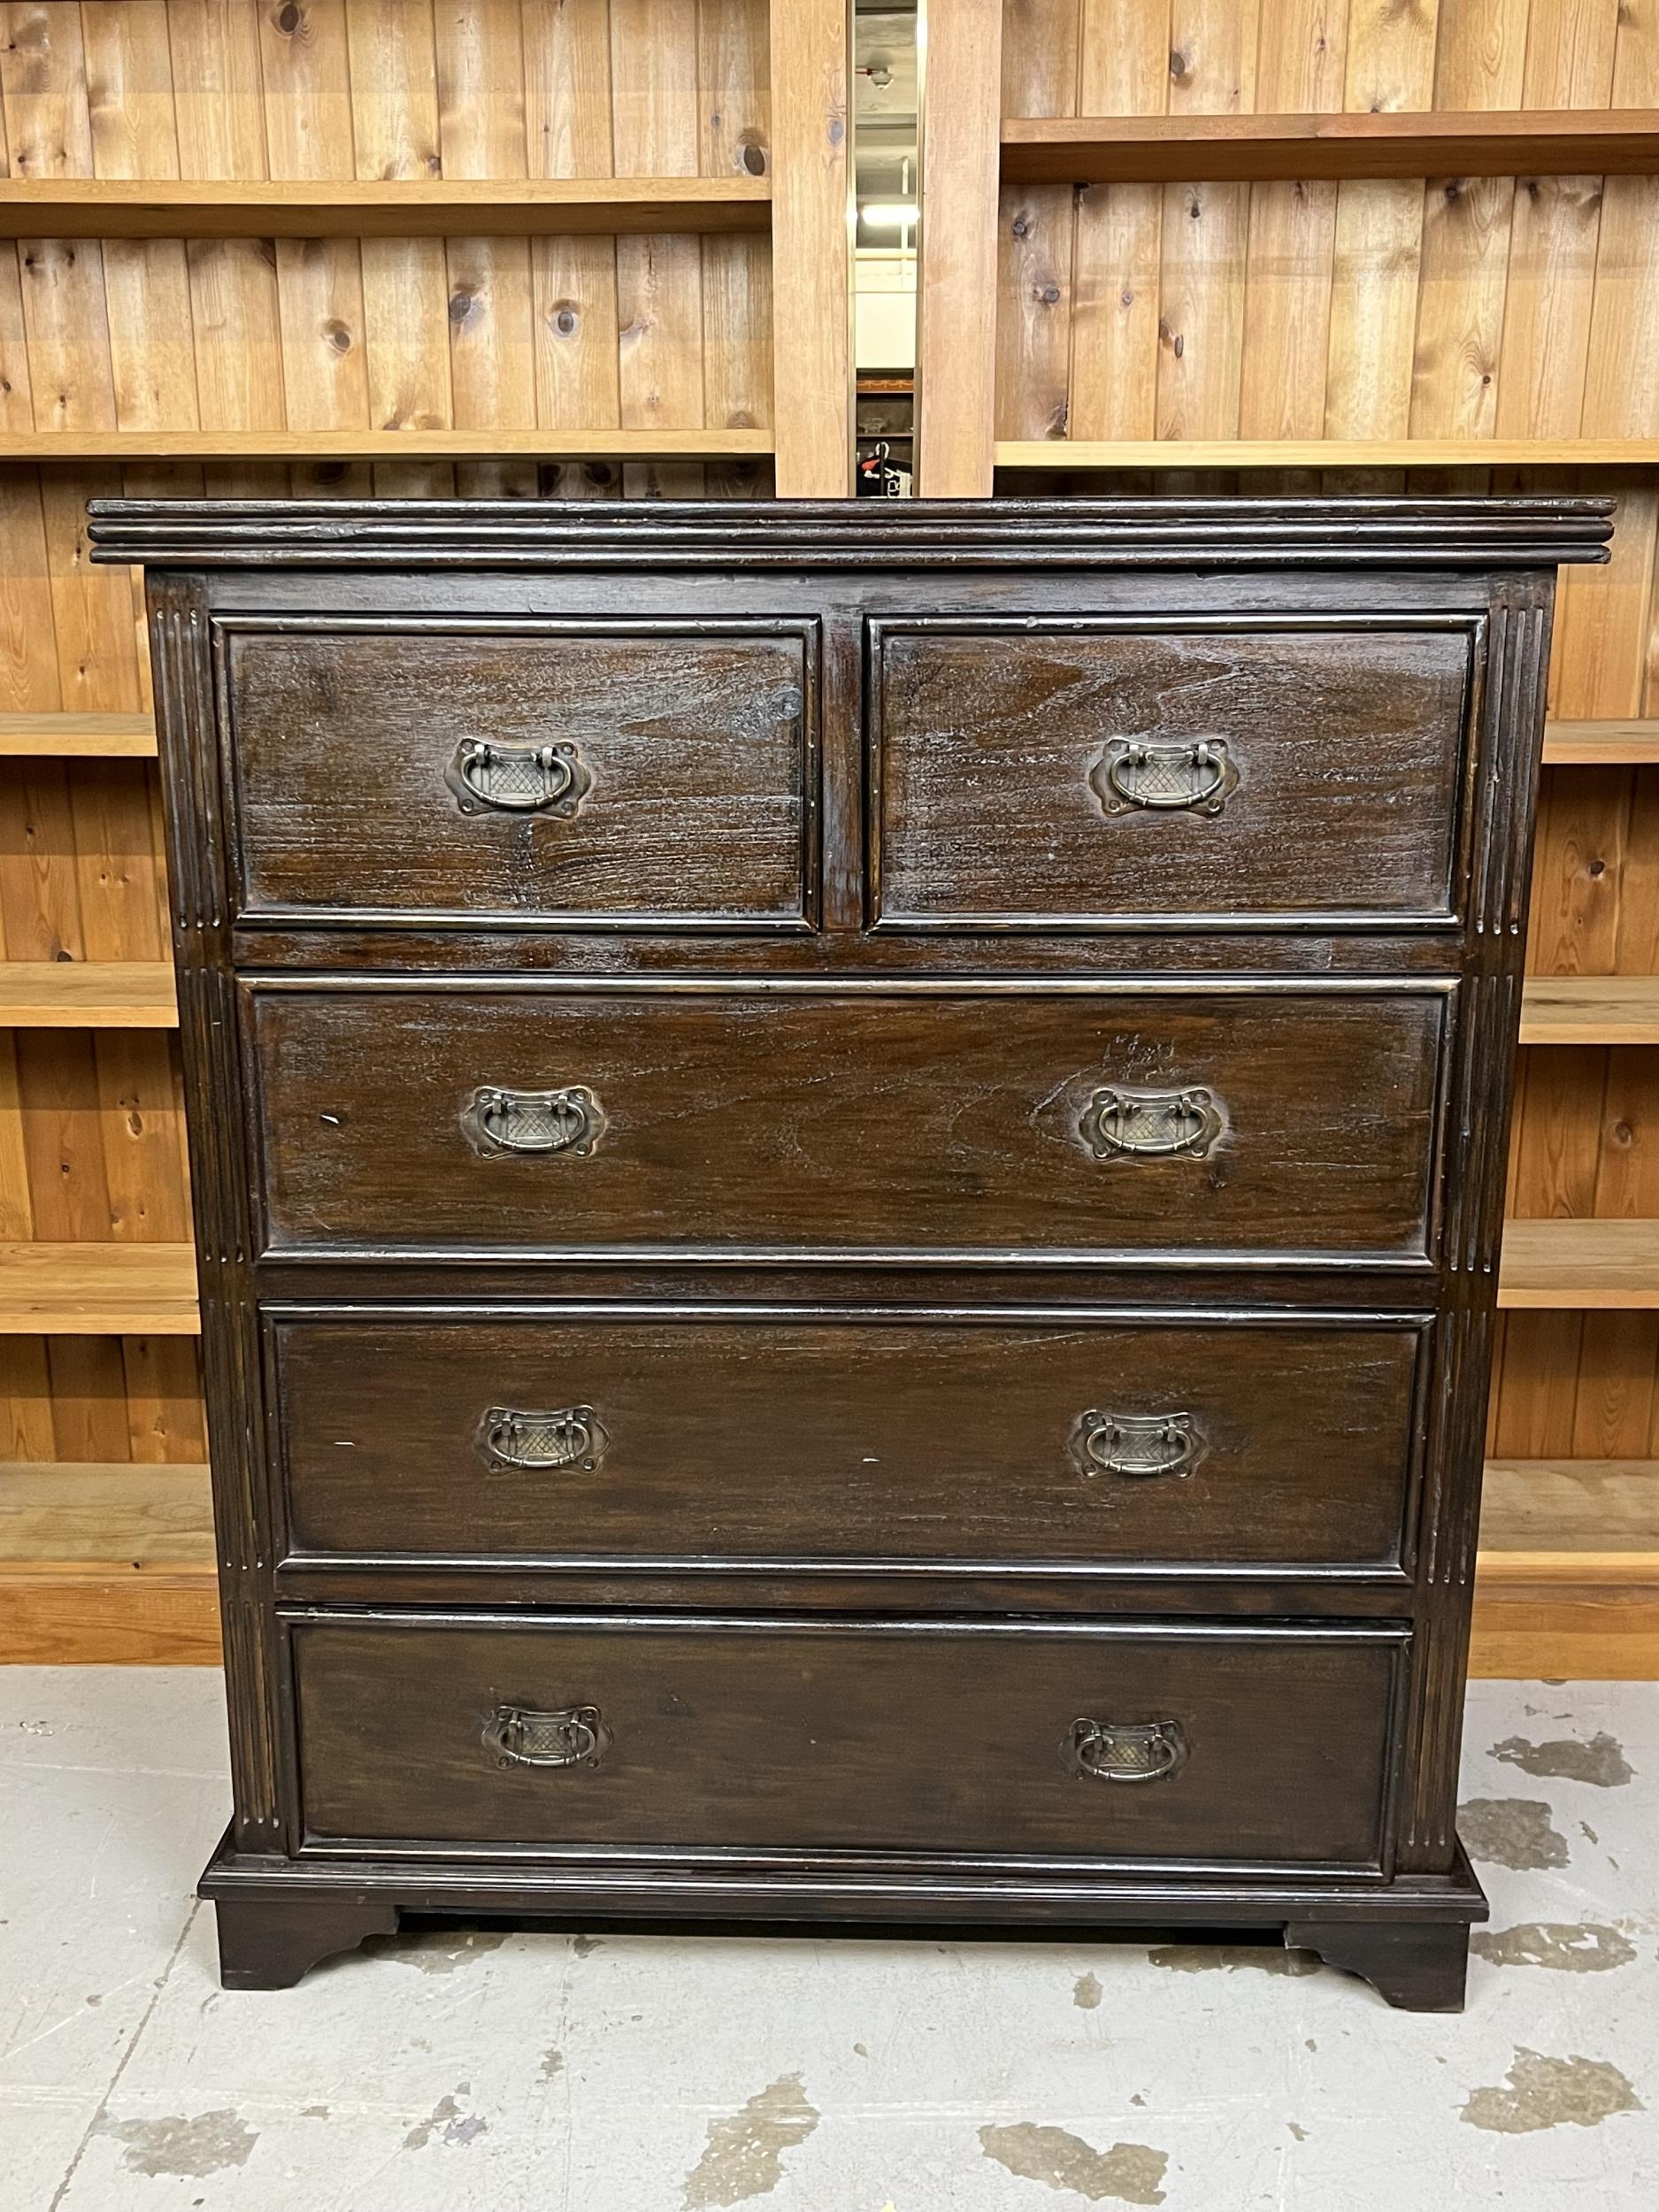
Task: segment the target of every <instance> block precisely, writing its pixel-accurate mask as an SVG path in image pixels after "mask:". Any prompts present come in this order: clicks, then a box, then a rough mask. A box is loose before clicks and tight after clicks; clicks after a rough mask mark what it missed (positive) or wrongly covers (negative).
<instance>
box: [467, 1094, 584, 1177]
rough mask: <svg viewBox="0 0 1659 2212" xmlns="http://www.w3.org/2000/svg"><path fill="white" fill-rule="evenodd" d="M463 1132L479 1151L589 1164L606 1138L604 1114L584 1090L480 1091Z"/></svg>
mask: <svg viewBox="0 0 1659 2212" xmlns="http://www.w3.org/2000/svg"><path fill="white" fill-rule="evenodd" d="M461 1126H462V1128H463V1129H464V1130H465V1133H466V1135H467V1138H468V1140H469V1141H470V1142H471V1143H472V1144H473V1145H474V1146H476V1148H478V1150H479V1151H480V1152H483V1153H486V1154H490V1153H497V1152H572V1153H574V1154H575V1155H576V1156H577V1158H578V1159H586V1157H587V1156H588V1154H589V1153H590V1152H591V1151H592V1150H593V1148H594V1147H595V1145H596V1144H597V1143H598V1141H599V1140H600V1138H601V1137H602V1136H603V1133H604V1128H605V1115H604V1109H603V1107H602V1106H601V1105H600V1103H599V1101H598V1100H597V1099H596V1098H595V1096H594V1094H593V1093H592V1092H591V1091H590V1090H588V1089H587V1088H586V1087H584V1086H583V1085H581V1084H580V1083H578V1084H572V1086H571V1087H569V1088H568V1089H565V1090H562V1091H509V1090H503V1089H501V1088H499V1087H497V1086H496V1085H495V1084H493V1083H487V1084H484V1085H483V1086H481V1087H480V1088H479V1089H478V1090H476V1091H474V1092H473V1094H472V1097H471V1098H470V1099H469V1100H468V1101H467V1102H466V1108H465V1112H464V1113H463V1114H462V1116H461Z"/></svg>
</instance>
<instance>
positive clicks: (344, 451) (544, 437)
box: [0, 429, 774, 461]
mask: <svg viewBox="0 0 1659 2212" xmlns="http://www.w3.org/2000/svg"><path fill="white" fill-rule="evenodd" d="M773 444H774V439H773V435H772V432H771V431H770V430H500V429H494V430H434V429H419V430H286V429H285V430H14V431H10V432H8V433H6V434H4V436H0V461H421V460H426V461H504V460H544V461H557V460H569V461H580V460H618V461H687V460H690V461H695V460H711V459H714V460H718V459H723V458H730V457H757V456H764V455H766V454H769V453H771V452H772V449H773Z"/></svg>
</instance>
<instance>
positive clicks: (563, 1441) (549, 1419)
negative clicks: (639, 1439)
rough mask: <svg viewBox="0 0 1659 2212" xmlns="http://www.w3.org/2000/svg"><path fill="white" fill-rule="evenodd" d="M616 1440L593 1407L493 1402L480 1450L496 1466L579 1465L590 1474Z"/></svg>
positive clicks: (481, 1429) (482, 1424)
mask: <svg viewBox="0 0 1659 2212" xmlns="http://www.w3.org/2000/svg"><path fill="white" fill-rule="evenodd" d="M610 1441H611V1439H610V1438H609V1436H607V1435H606V1433H605V1431H604V1429H603V1426H602V1425H601V1424H600V1421H599V1417H598V1416H597V1415H596V1414H595V1411H594V1409H593V1408H592V1407H591V1406H560V1407H558V1408H557V1409H556V1410H554V1411H551V1412H545V1413H542V1412H532V1411H530V1410H529V1409H527V1408H520V1407H517V1406H488V1407H487V1408H486V1409H485V1411H484V1414H483V1417H482V1418H481V1419H480V1422H479V1425H478V1448H479V1450H480V1452H481V1453H482V1454H483V1456H484V1461H485V1464H486V1465H487V1466H490V1467H522V1468H529V1469H533V1470H534V1469H547V1470H557V1469H561V1468H565V1467H573V1468H575V1469H576V1470H578V1471H579V1472H580V1473H582V1474H590V1473H591V1472H592V1471H593V1470H594V1469H595V1467H596V1466H597V1465H598V1464H599V1463H600V1461H601V1460H602V1459H603V1457H604V1455H605V1447H606V1446H607V1445H608V1444H609V1443H610Z"/></svg>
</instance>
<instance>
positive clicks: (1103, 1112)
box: [1080, 1084, 1226, 1160]
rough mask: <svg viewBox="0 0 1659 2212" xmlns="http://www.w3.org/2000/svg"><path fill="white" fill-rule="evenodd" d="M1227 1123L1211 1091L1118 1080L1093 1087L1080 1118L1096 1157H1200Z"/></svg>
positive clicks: (1207, 1152) (1206, 1155) (1090, 1147)
mask: <svg viewBox="0 0 1659 2212" xmlns="http://www.w3.org/2000/svg"><path fill="white" fill-rule="evenodd" d="M1225 1126H1226V1115H1225V1110H1223V1107H1222V1104H1221V1102H1220V1100H1219V1099H1217V1096H1216V1094H1215V1093H1214V1092H1213V1091H1207V1090H1202V1089H1197V1088H1194V1089H1188V1090H1179V1091H1148V1090H1131V1089H1127V1088H1125V1087H1124V1086H1122V1085H1120V1084H1109V1085H1107V1086H1106V1087H1104V1088H1103V1089H1102V1090H1098V1091H1096V1092H1094V1094H1093V1095H1092V1096H1091V1098H1090V1099H1089V1102H1088V1104H1087V1106H1086V1107H1085V1108H1084V1109H1083V1116H1082V1121H1081V1124H1080V1127H1081V1130H1082V1133H1083V1139H1084V1141H1085V1142H1086V1143H1087V1146H1088V1147H1089V1149H1090V1150H1091V1151H1092V1152H1093V1153H1094V1157H1095V1158H1096V1159H1097V1160H1110V1159H1116V1158H1119V1157H1124V1156H1127V1157H1131V1158H1135V1159H1142V1160H1172V1159H1188V1160H1202V1159H1205V1158H1207V1157H1208V1156H1209V1153H1210V1147H1211V1146H1212V1145H1213V1144H1214V1143H1215V1141H1216V1139H1217V1137H1218V1136H1219V1135H1220V1134H1221V1133H1222V1131H1223V1129H1224V1128H1225Z"/></svg>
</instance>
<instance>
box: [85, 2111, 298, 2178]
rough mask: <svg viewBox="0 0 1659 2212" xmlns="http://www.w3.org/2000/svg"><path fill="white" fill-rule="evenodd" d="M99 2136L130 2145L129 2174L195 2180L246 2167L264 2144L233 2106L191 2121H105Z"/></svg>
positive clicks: (125, 2158) (125, 2159)
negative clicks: (170, 2175) (231, 2168)
mask: <svg viewBox="0 0 1659 2212" xmlns="http://www.w3.org/2000/svg"><path fill="white" fill-rule="evenodd" d="M98 2132H99V2133H100V2134H103V2135H112V2136H113V2137H114V2138H115V2139H116V2141H117V2142H118V2143H124V2144H126V2146H127V2149H126V2152H125V2154H123V2157H122V2160H121V2163H122V2164H123V2165H124V2166H125V2167H126V2168H127V2170H128V2172H130V2173H134V2174H148V2175H150V2177H151V2178H152V2179H153V2178H155V2177H158V2176H160V2175H162V2174H178V2175H181V2176H183V2177H185V2178H187V2179H188V2180H192V2181H202V2180H205V2178H206V2177H207V2176H208V2175H209V2174H219V2173H223V2172H224V2170H225V2169H226V2168H227V2166H245V2165H246V2164H247V2163H248V2160H249V2156H250V2154H251V2152H252V2150H253V2147H254V2145H255V2144H256V2143H257V2141H258V2140H259V2139H258V2137H257V2135H256V2134H255V2133H254V2131H253V2130H252V2129H251V2128H250V2126H249V2125H248V2124H247V2123H246V2121H245V2120H243V2119H242V2118H241V2116H239V2115H238V2114H237V2113H235V2112H234V2111H232V2110H229V2109H228V2108H227V2109H226V2110H224V2111H222V2112H201V2113H198V2114H197V2115H196V2118H195V2119H193V2120H187V2119H186V2118H184V2116H182V2114H174V2115H172V2116H169V2117H167V2118H166V2119H162V2120H124V2121H120V2122H113V2121H105V2122H101V2123H100V2124H99V2127H98Z"/></svg>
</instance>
